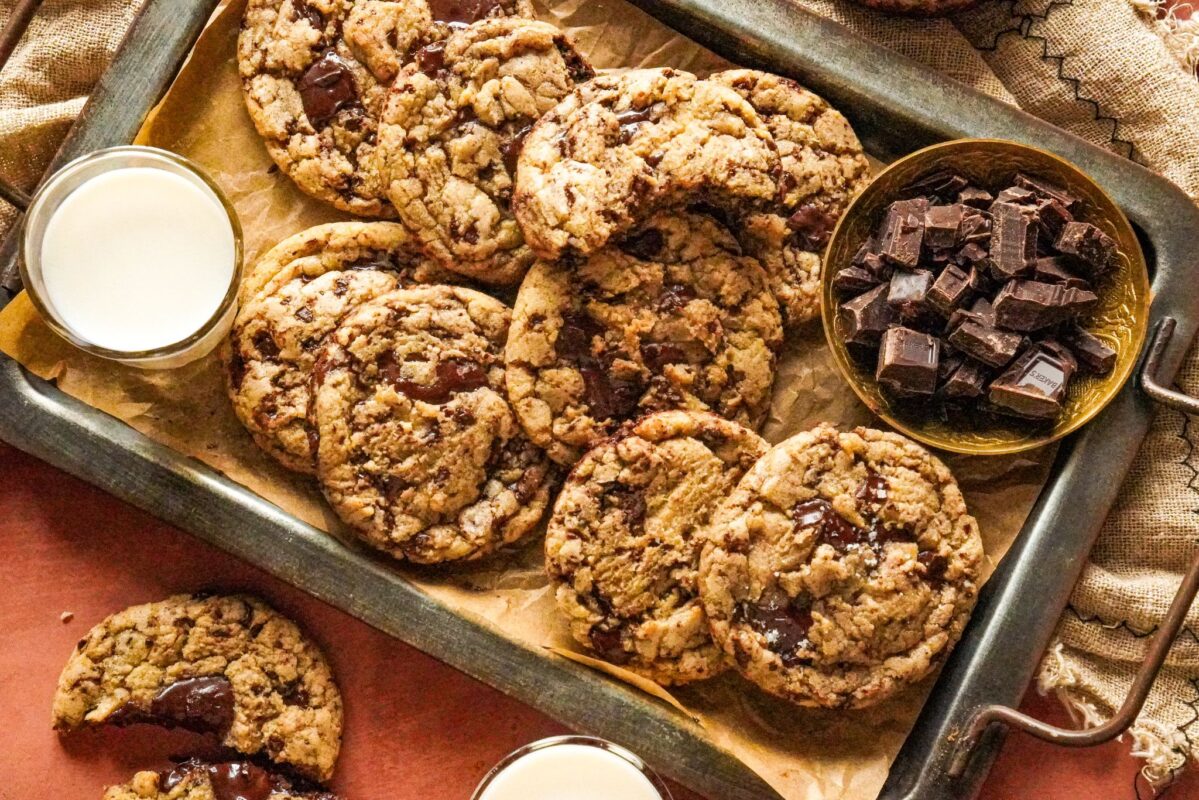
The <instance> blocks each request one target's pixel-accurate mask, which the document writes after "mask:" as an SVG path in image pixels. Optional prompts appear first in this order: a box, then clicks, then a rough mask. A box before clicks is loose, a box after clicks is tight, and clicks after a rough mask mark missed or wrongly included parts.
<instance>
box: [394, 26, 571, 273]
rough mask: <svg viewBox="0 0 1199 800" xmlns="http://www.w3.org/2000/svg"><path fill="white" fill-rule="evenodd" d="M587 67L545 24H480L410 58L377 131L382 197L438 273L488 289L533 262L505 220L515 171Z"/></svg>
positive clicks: (520, 237) (517, 230)
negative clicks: (537, 130)
mask: <svg viewBox="0 0 1199 800" xmlns="http://www.w3.org/2000/svg"><path fill="white" fill-rule="evenodd" d="M591 74H592V73H591V69H590V68H589V67H588V66H587V64H586V62H585V61H584V60H583V59H582V57H581V56H580V55H579V54H578V53H577V52H576V51H575V50H574V47H573V46H572V45H571V43H570V42H569V40H568V39H567V38H566V36H565V35H564V34H562V33H561V32H560V31H559V30H558V29H557V28H555V27H554V26H553V25H549V24H546V23H544V22H536V21H533V20H523V19H489V20H485V21H482V22H476V23H474V24H473V25H470V26H468V27H465V28H462V29H460V30H458V31H456V32H455V33H453V34H452V35H451V36H450V37H449V38H448V39H446V40H445V41H444V42H438V43H437V45H436V47H426V48H424V49H423V50H421V51H420V52H419V53H418V54H417V63H416V64H415V65H413V66H411V67H409V68H407V69H405V70H404V71H403V72H402V73H401V74H400V77H399V78H398V80H397V81H396V83H395V87H394V88H393V89H392V91H391V93H390V96H389V99H388V103H387V106H386V108H385V110H384V113H383V119H382V125H381V127H380V132H379V157H380V163H381V165H382V171H383V174H384V180H385V182H386V185H387V192H388V196H389V197H390V198H391V201H392V203H393V204H394V205H395V207H396V210H397V211H398V213H399V215H400V219H401V220H403V222H404V223H405V224H406V225H407V226H408V227H409V229H410V230H412V232H413V233H414V235H416V236H417V237H418V238H420V239H421V240H422V241H424V242H425V243H426V245H427V246H428V249H429V252H430V253H431V254H432V255H434V256H435V257H436V258H437V259H438V260H439V261H441V263H442V264H443V265H444V266H445V267H446V268H447V269H451V270H454V271H457V272H460V273H462V274H465V275H469V276H471V277H473V278H476V279H478V280H480V281H485V282H487V283H498V284H508V283H514V282H516V281H518V280H520V278H521V276H523V275H524V273H525V271H526V270H527V269H528V267H529V265H530V264H531V263H532V262H533V253H532V251H531V250H530V249H529V247H528V246H527V245H526V244H525V242H524V237H523V235H522V234H521V231H520V227H519V226H518V225H517V224H516V220H515V219H514V218H513V216H512V210H511V202H512V189H513V183H514V181H515V164H516V161H517V157H518V154H519V152H520V149H521V146H522V142H523V140H524V137H525V135H526V134H527V133H528V131H529V130H530V128H531V127H532V125H533V123H534V122H536V121H537V119H538V118H539V117H540V116H541V115H542V114H544V113H545V112H546V111H548V110H550V109H551V108H553V107H554V106H555V105H556V104H557V103H558V101H559V100H561V99H562V98H563V97H565V96H566V95H567V94H568V93H569V92H570V91H571V90H572V89H573V88H574V86H575V83H576V82H578V81H584V80H587V79H588V78H590V77H591Z"/></svg>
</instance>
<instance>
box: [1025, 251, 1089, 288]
mask: <svg viewBox="0 0 1199 800" xmlns="http://www.w3.org/2000/svg"><path fill="white" fill-rule="evenodd" d="M1032 277H1033V278H1034V279H1036V280H1038V281H1042V282H1044V283H1060V284H1062V285H1063V286H1065V287H1066V288H1073V289H1090V288H1091V284H1089V283H1087V282H1086V281H1085V280H1083V279H1082V278H1080V277H1078V276H1077V275H1075V274H1074V273H1073V272H1070V270H1068V269H1066V266H1065V264H1063V263H1062V259H1060V258H1058V257H1057V256H1046V257H1045V258H1038V259H1037V260H1036V261H1034V262H1033V265H1032Z"/></svg>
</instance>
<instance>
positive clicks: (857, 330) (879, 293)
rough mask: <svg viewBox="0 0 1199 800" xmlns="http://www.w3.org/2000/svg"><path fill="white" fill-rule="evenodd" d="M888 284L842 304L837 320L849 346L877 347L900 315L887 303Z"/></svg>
mask: <svg viewBox="0 0 1199 800" xmlns="http://www.w3.org/2000/svg"><path fill="white" fill-rule="evenodd" d="M887 289H888V286H887V284H881V285H879V286H876V287H874V288H873V289H871V290H870V291H868V292H866V293H865V294H861V295H858V296H857V297H855V298H853V299H852V300H847V301H846V302H844V303H842V304H841V305H840V307H839V308H838V310H837V318H838V320H839V321H840V322H841V329H842V330H843V331H844V334H845V341H846V342H848V343H849V344H859V345H876V344H878V341H879V338H880V337H881V336H882V335H883V331H885V330H886V329H887V328H888V327H889V326H890V325H891V324H892V323H894V322H895V321H896V319H897V318H898V315H897V314H896V313H895V309H893V308H891V306H890V305H889V304H888V303H887Z"/></svg>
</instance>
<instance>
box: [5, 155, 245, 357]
mask: <svg viewBox="0 0 1199 800" xmlns="http://www.w3.org/2000/svg"><path fill="white" fill-rule="evenodd" d="M119 155H133V156H146V157H149V158H151V159H154V158H158V159H162V160H165V161H170V162H173V163H174V164H176V165H177V166H180V167H182V168H183V169H185V170H187V171H188V172H190V173H191V174H193V175H195V176H196V177H197V178H199V179H200V181H201V182H203V183H204V185H205V186H207V187H208V188H209V189H211V190H212V193H213V194H214V195H215V196H216V199H217V200H218V201H219V202H220V204H221V208H223V209H224V211H225V216H226V217H228V219H229V225H230V228H231V230H232V232H233V274H232V276H231V278H230V280H229V286H228V287H227V288H226V290H225V296H224V297H223V298H221V302H220V304H219V305H218V306H217V308H216V310H215V311H214V312H213V314H212V316H211V317H209V318H208V320H207V321H206V322H205V323H204V324H203V325H201V326H200V327H199V328H198V329H197V330H196V331H195V332H194V333H192V334H190V335H189V336H186V337H184V338H183V339H180V340H179V341H177V342H172V343H170V344H165V345H161V346H159V347H155V348H152V349H150V350H112V349H110V348H107V347H101V346H100V345H98V344H95V343H94V342H89V341H87V340H86V339H82V338H80V337H79V336H78V335H77V334H76V333H75V332H74V331H72V330H71V328H70V327H69V326H68V325H67V324H66V323H65V322H63V321H62V320H60V319H59V318H58V316H57V315H56V314H55V313H54V311H52V310H51V308H52V307H51V304H50V303H49V302H47V301H46V300H45V299H44V298H42V296H41V295H40V294H39V292H38V290H37V288H36V286H35V285H34V282H33V281H32V280H30V273H29V269H30V268H29V254H28V252H27V250H28V247H29V244H28V240H29V237H30V235H31V234H32V231H31V225H30V220H33V219H34V218H35V212H37V211H39V210H40V208H41V205H42V204H43V203H45V202H46V198H47V197H48V196H49V193H50V190H51V189H53V188H55V187H56V186H59V185H61V184H62V182H63V181H65V180H69V179H70V178H71V177H72V176H73V175H75V174H77V173H78V172H79V170H80V169H81V168H83V167H85V166H87V165H89V164H91V163H93V162H96V161H100V160H103V159H105V158H110V157H112V156H119ZM125 168H127V167H116V168H114V169H125ZM100 174H103V173H100ZM80 185H82V184H80ZM75 188H78V187H75ZM72 191H73V190H72ZM66 197H70V194H69V193H68V194H67V195H66ZM66 197H64V198H63V200H65V199H66ZM61 202H62V201H59V203H60V204H61ZM51 214H53V212H51ZM21 224H22V229H21V243H20V255H21V258H20V265H19V266H20V275H21V284H22V286H23V287H24V289H25V291H26V292H27V293H28V295H29V299H30V300H31V301H32V302H33V306H34V308H36V309H37V311H38V313H39V314H41V316H42V319H43V320H44V321H45V323H46V325H47V326H49V328H50V329H51V330H52V331H54V332H55V333H56V334H58V335H59V336H61V337H62V338H64V339H66V340H67V341H68V342H70V343H71V344H73V345H74V346H75V347H78V348H79V349H80V350H83V351H84V352H86V353H90V354H92V355H94V356H99V357H100V358H107V359H110V360H115V361H138V360H143V359H152V358H162V357H167V356H172V355H175V354H177V353H180V352H183V351H185V350H187V348H189V347H191V346H192V345H193V344H195V343H197V342H199V341H200V340H201V339H203V338H204V337H206V336H208V335H209V334H210V333H211V332H212V330H213V329H214V328H215V327H216V326H218V325H220V324H221V322H222V321H223V320H224V318H225V316H226V315H227V314H228V313H229V309H230V308H231V307H232V306H233V304H235V303H236V302H237V294H238V289H239V287H240V286H241V278H242V270H243V267H244V264H243V254H242V230H241V221H240V220H239V219H238V217H237V212H236V211H235V210H234V208H233V204H232V203H230V202H229V198H228V197H226V196H225V193H224V192H223V191H222V190H221V187H220V186H218V185H217V183H216V181H214V180H213V179H212V178H211V177H210V176H209V175H208V173H207V172H205V171H204V169H203V168H201V167H200V166H199V165H198V164H196V163H195V162H194V161H192V160H191V159H189V158H185V157H184V156H181V155H179V154H178V153H172V152H171V151H169V150H163V149H161V148H158V147H148V146H145V145H132V144H128V145H117V146H116V147H106V148H104V149H102V150H95V151H93V152H91V153H87V154H86V155H82V156H80V157H79V158H76V159H74V160H72V161H70V162H68V163H66V164H64V165H63V166H62V167H60V168H59V169H58V170H56V171H55V172H54V174H53V175H51V176H50V177H49V179H47V180H46V182H45V183H43V184H42V185H41V186H40V187H38V190H37V191H36V192H35V193H34V195H33V199H32V200H30V202H29V208H28V209H27V210H26V211H25V216H24V219H23V220H22V223H21ZM44 232H45V231H44V228H43V234H44ZM38 271H39V272H40V271H41V264H40V263H39V264H38Z"/></svg>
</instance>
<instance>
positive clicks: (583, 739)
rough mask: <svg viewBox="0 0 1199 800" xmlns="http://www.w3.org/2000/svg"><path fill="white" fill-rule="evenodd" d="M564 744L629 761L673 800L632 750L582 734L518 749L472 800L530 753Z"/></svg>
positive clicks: (481, 784)
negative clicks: (590, 748) (604, 751)
mask: <svg viewBox="0 0 1199 800" xmlns="http://www.w3.org/2000/svg"><path fill="white" fill-rule="evenodd" d="M563 744H581V745H586V746H588V747H598V748H599V749H601V750H606V751H608V752H609V753H611V754H612V755H614V756H618V757H620V758H621V759H623V760H625V761H627V762H628V763H629V764H630V765H631V766H632V767H633V768H634V769H636V770H637V771H638V772H640V773H641V774H642V775H644V776H645V778H646V780H648V781H649V782H650V783H651V784H653V787H654V789H655V790H657V792H658V794H659V795H661V796H662V800H672V798H671V795H670V790H669V789H667V788H666V784H665V783H664V782H663V781H662V779H661V778H660V777H658V774H657V773H656V772H654V771H653V770H652V769H650V768H649V765H648V764H646V763H645V762H644V761H643V760H642V759H641V757H640V756H639V755H637V754H636V753H634V752H633V751H632V750H629V749H628V748H625V747H621V746H620V745H618V744H616V743H615V742H610V741H608V740H607V739H601V738H599V737H598V736H583V735H581V734H566V735H564V736H550V737H548V738H545V739H538V740H537V741H535V742H530V743H529V744H526V745H525V746H524V747H518V748H517V749H515V750H513V751H512V752H511V753H509V754H508V755H506V756H504V757H503V758H502V759H500V762H499V763H498V764H496V765H495V766H494V767H492V768H491V769H490V770H489V771H488V773H487V774H486V775H484V776H483V780H482V781H480V782H479V785H478V786H477V787H475V791H474V794H472V795H471V796H470V798H471V800H480V798H482V796H483V792H484V791H486V790H487V787H488V786H490V785H491V782H492V781H493V780H495V778H496V777H497V776H498V775H499V774H500V773H501V772H503V771H504V770H505V769H507V768H508V767H510V766H512V764H513V763H514V762H516V761H518V760H520V759H521V758H524V757H525V756H527V755H529V754H530V753H535V752H537V751H538V750H545V749H547V748H550V747H555V746H557V745H563Z"/></svg>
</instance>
